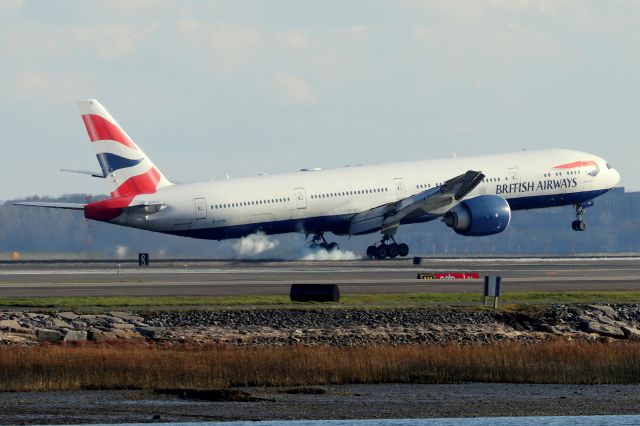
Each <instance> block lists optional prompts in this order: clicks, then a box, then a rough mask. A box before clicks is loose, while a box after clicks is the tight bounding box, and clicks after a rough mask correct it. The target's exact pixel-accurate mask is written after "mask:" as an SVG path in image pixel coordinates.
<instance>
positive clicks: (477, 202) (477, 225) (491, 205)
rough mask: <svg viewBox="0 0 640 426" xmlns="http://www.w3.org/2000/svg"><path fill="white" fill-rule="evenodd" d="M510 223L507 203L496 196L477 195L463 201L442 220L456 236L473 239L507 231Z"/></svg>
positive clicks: (509, 211) (509, 209)
mask: <svg viewBox="0 0 640 426" xmlns="http://www.w3.org/2000/svg"><path fill="white" fill-rule="evenodd" d="M510 221H511V208H510V207H509V203H507V200H505V199H504V198H502V197H499V196H497V195H479V196H477V197H474V198H470V199H468V200H464V201H463V202H461V203H460V204H458V205H457V206H455V207H454V208H453V209H451V210H450V211H449V212H448V213H447V214H446V215H445V216H444V219H443V222H444V223H446V224H447V226H449V227H451V228H453V230H454V231H455V232H456V233H457V234H460V235H466V236H474V237H479V236H483V235H493V234H498V233H500V232H502V231H504V230H505V229H507V226H509V222H510Z"/></svg>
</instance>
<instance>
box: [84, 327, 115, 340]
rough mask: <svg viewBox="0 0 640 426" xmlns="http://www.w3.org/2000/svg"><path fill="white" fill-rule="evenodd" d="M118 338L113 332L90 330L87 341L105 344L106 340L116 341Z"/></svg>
mask: <svg viewBox="0 0 640 426" xmlns="http://www.w3.org/2000/svg"><path fill="white" fill-rule="evenodd" d="M117 338H118V336H116V334H115V333H113V332H111V331H102V330H95V329H94V330H89V331H87V339H89V340H91V341H93V342H104V341H105V340H116V339H117Z"/></svg>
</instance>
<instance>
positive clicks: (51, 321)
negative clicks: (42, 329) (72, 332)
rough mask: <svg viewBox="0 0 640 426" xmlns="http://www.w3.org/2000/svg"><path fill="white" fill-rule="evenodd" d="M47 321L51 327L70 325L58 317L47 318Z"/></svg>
mask: <svg viewBox="0 0 640 426" xmlns="http://www.w3.org/2000/svg"><path fill="white" fill-rule="evenodd" d="M47 322H48V323H49V325H50V326H51V327H53V328H65V327H70V326H71V324H69V323H68V322H67V321H63V320H61V319H58V318H49V320H48V321H47Z"/></svg>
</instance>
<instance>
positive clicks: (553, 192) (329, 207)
mask: <svg viewBox="0 0 640 426" xmlns="http://www.w3.org/2000/svg"><path fill="white" fill-rule="evenodd" d="M468 170H476V171H481V172H482V173H483V174H484V175H485V179H484V180H483V181H482V183H480V184H479V185H478V186H477V187H476V188H475V189H474V190H473V191H472V192H471V193H469V194H468V195H467V196H466V197H465V198H466V199H469V198H473V197H475V196H478V195H485V194H487V195H499V196H501V197H503V198H505V199H506V200H507V201H508V202H509V204H510V206H511V208H512V209H513V210H519V209H529V208H540V207H551V206H557V205H566V204H575V203H580V202H585V201H588V200H591V199H592V198H594V197H596V196H598V195H601V194H602V193H604V192H606V191H608V190H609V189H611V188H613V187H614V186H615V185H616V184H617V183H618V182H619V180H620V176H619V174H618V172H617V171H616V170H615V169H613V168H611V167H610V166H609V165H608V164H607V163H606V162H605V160H603V159H602V158H600V157H597V156H595V155H592V154H587V153H583V152H579V151H572V150H561V149H552V150H539V151H522V152H516V153H509V154H496V155H482V156H473V157H458V158H449V159H438V160H423V161H409V162H401V163H389V164H379V165H370V166H351V167H343V168H337V169H329V170H310V171H300V172H296V173H288V174H279V175H272V176H268V175H266V176H256V177H244V178H235V179H227V180H217V181H209V182H200V183H189V184H178V185H173V186H168V187H165V188H161V189H159V190H158V191H157V192H156V193H154V194H148V195H138V196H136V197H135V199H134V204H141V203H150V204H153V203H162V205H163V209H162V210H161V211H159V212H157V213H154V214H152V215H145V214H141V213H135V214H134V213H126V214H123V215H121V216H120V217H118V218H117V219H115V220H114V221H112V222H113V223H118V224H121V225H125V226H132V227H136V228H141V229H147V230H152V231H157V232H166V233H172V234H178V235H185V236H191V237H196V238H209V239H225V238H237V237H240V236H243V235H248V234H250V233H252V232H256V231H259V230H262V231H264V232H267V233H281V232H296V231H297V232H307V233H310V232H322V231H331V232H334V233H337V234H345V233H348V227H347V228H345V224H346V223H347V222H348V219H349V218H350V217H352V216H353V215H355V214H357V213H360V212H363V211H366V210H368V209H371V208H374V207H377V206H381V205H384V204H387V203H390V202H393V201H396V200H399V199H403V198H406V197H409V196H411V195H414V194H417V193H420V192H423V191H425V190H428V189H430V188H434V187H436V186H438V185H440V184H441V183H443V182H445V181H446V180H448V179H451V178H452V177H455V176H458V175H460V174H463V173H465V172H466V171H468ZM431 219H433V217H430V218H427V217H425V218H424V220H414V222H421V221H427V220H431Z"/></svg>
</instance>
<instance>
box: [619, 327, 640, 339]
mask: <svg viewBox="0 0 640 426" xmlns="http://www.w3.org/2000/svg"><path fill="white" fill-rule="evenodd" d="M620 329H621V330H622V332H623V333H624V337H625V339H629V340H640V330H638V329H637V328H635V327H631V326H628V325H623V326H621V327H620Z"/></svg>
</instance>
